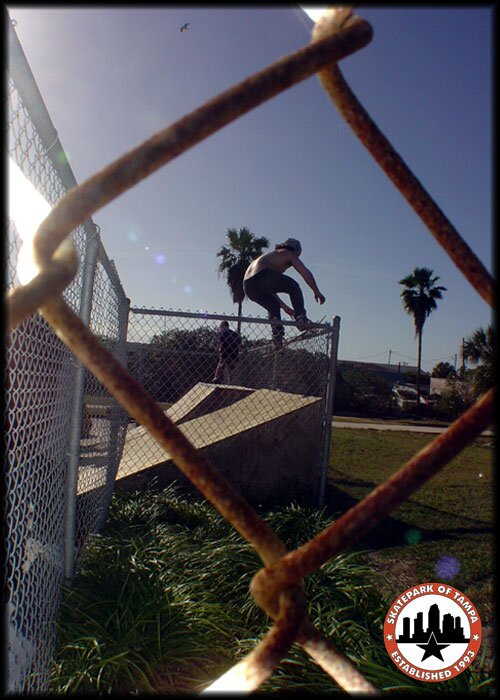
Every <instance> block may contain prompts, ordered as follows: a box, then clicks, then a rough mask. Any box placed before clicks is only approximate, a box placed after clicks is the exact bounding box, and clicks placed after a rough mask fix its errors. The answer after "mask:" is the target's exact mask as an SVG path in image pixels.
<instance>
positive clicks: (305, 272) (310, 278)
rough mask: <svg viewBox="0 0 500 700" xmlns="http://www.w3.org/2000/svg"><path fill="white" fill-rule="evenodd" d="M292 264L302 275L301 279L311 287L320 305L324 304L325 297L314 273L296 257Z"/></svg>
mask: <svg viewBox="0 0 500 700" xmlns="http://www.w3.org/2000/svg"><path fill="white" fill-rule="evenodd" d="M291 263H292V265H293V267H294V268H295V269H296V270H297V272H298V273H299V275H301V277H302V278H303V279H304V282H306V284H307V285H309V287H311V289H312V292H313V294H314V298H315V299H316V301H318V302H319V303H320V304H324V303H325V297H324V296H323V295H322V294H321V292H320V291H319V287H318V285H317V284H316V280H315V279H314V275H313V273H312V272H311V271H310V270H309V269H308V268H307V267H306V266H305V265H304V263H303V262H302V261H301V260H299V258H297V257H295V256H294V257H293V258H292V260H291Z"/></svg>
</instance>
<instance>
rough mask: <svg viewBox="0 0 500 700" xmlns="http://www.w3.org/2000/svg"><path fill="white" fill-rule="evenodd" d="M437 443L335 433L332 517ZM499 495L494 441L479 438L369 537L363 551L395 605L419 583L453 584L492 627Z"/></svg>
mask: <svg viewBox="0 0 500 700" xmlns="http://www.w3.org/2000/svg"><path fill="white" fill-rule="evenodd" d="M434 437H435V436H433V435H426V434H422V433H412V432H407V433H405V432H390V431H387V432H383V431H377V430H349V429H348V428H342V430H337V431H335V430H334V436H333V441H332V447H331V453H330V471H329V483H328V509H329V511H330V512H332V513H334V512H337V513H338V512H344V511H345V510H347V509H348V508H349V507H350V506H351V505H353V504H354V503H356V502H357V501H359V500H361V499H362V498H364V497H365V496H367V495H368V494H369V493H370V491H372V489H373V488H374V487H376V486H378V485H379V484H380V483H382V481H384V480H385V479H386V478H387V477H389V476H390V475H391V474H393V473H394V472H395V471H397V470H398V469H399V468H400V467H401V466H402V465H403V464H404V463H405V462H406V461H407V460H408V459H409V458H410V457H412V456H413V455H414V454H415V453H416V452H417V451H418V450H420V449H422V448H423V447H424V446H425V445H427V444H428V443H429V442H430V441H431V440H432V439H433V438H434ZM493 489H494V484H493V441H492V438H479V439H478V440H476V441H475V442H474V444H473V445H471V446H470V447H467V448H466V449H465V450H464V451H463V452H462V453H461V454H460V455H459V456H458V457H456V458H455V459H454V460H453V461H452V462H450V463H449V464H448V465H447V466H446V467H444V468H443V469H442V470H441V471H440V472H439V474H437V475H436V476H435V477H434V479H432V480H431V481H430V482H428V483H427V484H426V485H425V486H423V487H422V488H420V489H419V490H418V491H417V492H415V493H414V494H413V495H412V496H411V498H410V499H409V500H408V501H407V502H406V503H404V504H403V505H401V506H400V507H399V508H397V509H396V510H395V511H394V512H393V513H392V514H391V516H390V517H389V518H387V519H386V520H385V521H384V522H383V523H381V524H380V525H379V526H378V527H376V528H375V529H374V530H373V531H372V532H371V533H369V534H368V535H367V536H366V537H365V539H364V540H363V541H362V542H361V543H360V545H361V546H365V547H368V548H370V550H373V552H372V553H371V554H370V555H369V560H370V561H371V562H372V564H373V566H374V567H375V569H376V571H377V572H378V577H379V582H380V589H381V591H382V592H383V594H384V596H385V597H386V599H387V600H388V602H389V603H390V602H392V600H393V599H394V598H395V597H396V596H398V595H399V594H400V593H401V592H402V591H403V590H405V589H406V588H408V587H410V586H412V585H413V584H415V583H424V582H428V581H448V582H450V583H451V584H452V585H453V586H454V587H455V588H458V589H459V590H461V591H462V592H463V593H465V594H466V595H467V596H468V597H469V598H470V599H471V600H472V601H473V603H474V604H475V605H476V606H477V608H478V610H479V613H480V616H481V621H482V623H483V625H486V626H490V625H491V624H492V622H493V619H494V609H493V596H494V591H493V581H494V576H493V567H494V554H493V520H494V505H493ZM445 557H446V558H448V559H444V558H445ZM450 557H451V558H452V559H449V558H450ZM446 564H448V566H447V567H446ZM455 571H456V573H454V572H455Z"/></svg>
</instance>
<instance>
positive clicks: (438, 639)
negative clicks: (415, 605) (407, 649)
mask: <svg viewBox="0 0 500 700" xmlns="http://www.w3.org/2000/svg"><path fill="white" fill-rule="evenodd" d="M402 621H403V631H402V633H401V634H400V635H399V637H398V638H397V641H398V643H403V644H404V643H413V644H419V643H422V642H424V643H428V642H429V641H430V640H431V639H432V638H434V641H435V643H438V644H443V643H445V644H453V643H458V644H464V643H467V642H469V641H470V639H469V638H467V637H466V636H465V634H464V630H463V626H462V620H461V617H460V615H452V614H451V613H445V614H444V615H443V618H442V626H441V610H440V608H439V605H438V604H437V603H433V604H432V605H431V606H430V607H429V610H428V617H427V622H428V626H427V628H426V629H424V613H423V612H422V611H421V612H418V613H417V614H416V615H415V617H414V618H413V634H412V633H411V623H412V618H411V617H409V616H406V617H403V618H402Z"/></svg>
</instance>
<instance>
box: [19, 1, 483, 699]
mask: <svg viewBox="0 0 500 700" xmlns="http://www.w3.org/2000/svg"><path fill="white" fill-rule="evenodd" d="M371 37H372V29H371V26H370V25H369V24H368V23H367V22H366V21H365V20H363V19H361V18H360V17H358V16H356V15H354V14H353V13H352V10H351V9H350V8H330V9H329V10H328V12H327V13H326V14H325V15H324V16H323V17H322V18H321V20H320V21H319V22H318V23H317V24H316V26H315V29H314V31H313V40H312V43H311V44H310V45H309V46H307V47H305V48H303V49H300V50H299V51H297V52H295V53H293V54H291V55H289V56H286V57H284V58H283V59H281V60H279V61H277V62H276V63H274V64H272V65H271V66H269V67H268V68H266V69H265V70H263V71H261V72H259V73H257V74H255V75H253V76H251V77H250V78H248V79H247V80H245V81H243V82H242V83H239V84H238V85H236V86H234V87H232V88H230V89H229V90H227V91H226V92H224V93H222V94H221V95H219V96H218V97H216V98H214V99H212V100H211V101H209V102H207V103H206V104H204V105H203V106H201V107H200V108H198V109H197V110H195V111H194V112H192V113H190V114H188V115H187V116H185V117H184V118H182V119H181V120H179V121H178V122H176V123H174V124H173V125H171V126H170V127H168V128H167V129H165V130H163V131H160V132H159V133H157V134H155V135H154V136H153V137H151V138H150V139H149V140H147V141H146V142H144V143H143V144H141V145H140V146H138V147H137V148H135V149H133V150H132V151H130V152H128V153H126V154H125V155H123V156H122V157H121V158H119V159H118V160H117V161H115V162H113V163H111V164H110V165H108V166H107V167H105V168H104V169H103V170H101V171H100V172H98V173H97V174H96V175H94V176H93V177H91V178H90V179H89V180H87V181H86V182H84V183H83V184H82V185H80V186H78V187H75V188H74V189H72V190H71V191H70V192H69V193H68V194H66V195H65V196H64V197H62V199H60V200H59V201H58V202H57V204H56V205H55V206H54V208H53V209H52V211H51V212H50V214H49V215H48V216H47V218H46V219H45V220H44V222H43V223H42V224H41V226H40V227H39V229H38V231H37V233H36V236H35V239H34V244H33V245H34V258H35V261H36V262H37V264H38V265H39V268H40V274H39V275H38V276H37V277H36V278H35V279H34V280H33V281H32V282H30V283H29V284H27V285H25V286H22V287H17V288H15V289H14V290H12V292H11V293H10V294H9V296H8V303H7V311H8V327H9V328H13V327H15V326H16V325H17V324H18V323H20V322H21V321H22V320H23V319H26V318H27V317H28V316H30V315H31V314H33V313H35V312H36V311H37V310H39V311H40V312H41V314H42V315H43V317H44V318H45V319H46V320H47V321H48V323H49V324H50V325H51V326H52V327H53V329H54V330H55V332H56V333H57V335H58V336H59V338H61V339H62V340H63V342H64V343H65V344H66V345H67V346H68V347H69V348H70V349H71V350H72V351H73V353H74V354H75V355H76V356H77V357H78V358H79V359H80V360H81V361H82V362H83V363H84V364H85V366H86V367H87V368H88V369H89V370H90V371H91V372H92V373H93V374H94V375H95V376H96V377H97V379H98V380H99V381H101V382H102V384H104V385H105V386H106V388H107V389H108V390H109V391H110V392H111V394H113V396H115V398H116V399H117V400H118V401H119V402H120V404H121V405H122V406H123V407H124V408H125V409H126V410H127V411H128V413H129V415H130V416H131V417H132V418H134V419H135V420H136V421H137V422H138V423H140V424H141V425H143V426H144V427H145V428H146V429H147V430H148V431H149V432H150V433H151V435H152V436H153V437H154V438H155V439H156V440H157V441H158V443H159V444H160V445H162V446H163V447H165V448H166V449H167V450H168V452H169V454H170V455H171V456H172V458H173V460H174V462H175V464H176V466H177V467H178V468H179V469H180V470H181V471H182V472H183V473H184V474H185V475H186V476H187V477H188V478H189V479H190V480H191V482H192V483H193V484H194V485H195V486H196V488H197V489H198V490H199V491H200V492H201V493H202V494H203V495H204V496H205V497H206V498H207V499H208V500H209V501H210V502H211V503H212V504H213V505H214V506H215V508H216V509H217V510H218V511H219V512H220V513H221V514H222V515H223V516H224V517H225V518H226V519H227V520H228V521H229V522H230V523H231V524H232V525H233V527H234V528H235V529H236V530H237V531H238V532H239V533H240V534H241V535H242V536H243V537H244V538H245V539H246V540H247V541H248V542H249V543H250V544H251V545H253V546H254V547H255V549H256V550H257V552H258V554H259V555H260V557H261V559H262V562H263V564H264V568H262V569H261V570H260V571H259V572H257V574H256V575H255V576H254V577H253V580H252V582H251V586H250V589H251V592H252V594H253V596H254V598H255V600H256V601H257V603H258V604H259V605H260V606H261V608H262V609H263V610H264V611H265V612H266V613H267V614H269V615H270V616H271V618H273V624H272V626H271V627H270V629H269V631H268V633H267V634H266V636H265V637H264V639H263V640H262V641H261V642H260V643H259V644H258V645H257V646H256V647H255V649H254V650H253V651H252V652H251V653H250V654H248V655H247V656H246V657H245V658H244V659H243V660H242V661H240V662H239V663H238V664H236V665H235V666H233V668H231V669H230V670H229V671H228V672H227V673H226V674H224V675H223V676H222V677H221V678H219V679H218V680H217V681H215V682H214V683H213V684H212V685H211V686H210V687H209V688H207V689H206V691H205V692H210V691H218V690H220V689H225V690H231V691H245V692H250V691H252V690H255V689H257V688H258V687H259V686H260V685H261V684H262V683H263V682H264V681H265V680H266V679H267V678H269V676H270V675H271V674H272V673H273V671H274V669H275V668H276V666H277V665H278V664H279V662H280V661H281V660H282V659H283V657H284V656H285V655H286V653H287V652H288V650H289V648H290V647H291V645H292V644H293V643H294V642H297V643H298V644H300V645H301V646H302V647H303V648H304V649H305V651H306V652H307V653H308V654H309V655H310V656H311V658H312V659H314V660H315V661H316V662H317V663H318V664H319V665H320V666H321V667H322V668H323V669H324V670H325V671H326V672H327V673H329V674H330V676H331V677H332V678H333V679H334V680H335V681H336V683H337V684H338V685H339V686H340V687H341V688H343V689H344V690H346V691H348V692H351V693H357V692H363V693H368V694H374V693H377V690H376V689H375V688H374V687H373V686H372V684H371V683H369V682H368V681H367V680H366V679H365V678H364V677H363V675H362V674H361V673H359V672H358V670H357V669H356V667H355V666H354V665H353V664H352V662H351V661H350V660H349V659H348V658H347V657H346V656H345V655H344V654H343V653H342V651H340V650H339V649H337V648H336V647H335V646H334V645H333V644H332V643H331V642H330V641H329V640H328V639H327V638H326V637H324V636H323V634H322V633H321V632H320V631H319V630H317V629H316V628H315V627H314V626H313V625H312V623H311V622H310V621H309V619H308V617H307V615H306V612H305V605H306V601H305V596H304V589H303V585H302V579H303V578H304V576H306V575H307V574H309V573H312V572H313V571H316V570H317V569H318V568H319V567H320V566H321V565H322V564H323V563H324V562H325V561H327V560H328V559H329V558H330V557H332V556H333V555H335V554H337V553H339V552H341V551H342V550H345V549H346V548H347V547H349V546H350V545H351V544H352V543H353V542H355V541H356V540H357V539H358V538H359V537H360V536H361V535H363V533H365V532H366V531H368V530H369V529H371V528H372V527H373V526H374V525H376V524H377V523H378V522H380V520H382V519H383V518H385V517H386V516H387V515H388V514H389V513H390V512H391V511H392V510H394V508H396V507H397V506H398V505H399V504H400V503H402V502H403V501H404V500H405V499H407V498H408V497H409V496H410V494H411V493H413V492H414V491H415V490H416V489H418V488H420V487H421V486H422V485H423V484H424V483H425V482H426V481H427V480H429V479H430V478H432V476H433V475H434V474H436V473H437V472H438V471H439V470H440V469H441V468H442V467H444V466H445V465H446V464H447V463H448V462H449V461H450V460H451V459H452V458H453V457H454V456H455V455H457V454H458V453H459V452H460V451H461V450H462V449H463V448H464V447H465V446H466V445H467V444H469V443H470V442H471V441H472V440H473V439H474V438H476V437H477V436H478V435H480V433H481V432H482V431H483V430H484V429H486V428H487V427H488V426H489V425H490V424H491V423H492V421H493V390H490V391H489V392H488V393H486V394H485V395H484V396H483V397H481V399H480V400H478V401H477V403H476V404H475V405H474V406H473V407H472V408H470V409H469V410H468V411H467V412H466V413H464V414H463V415H462V416H461V417H460V418H459V419H458V420H457V421H455V422H454V423H453V424H452V425H451V426H450V427H449V428H448V429H447V430H446V431H445V432H444V433H443V434H442V435H440V436H439V437H438V438H437V439H435V440H434V441H433V442H431V443H430V444H429V445H428V446H427V447H425V448H424V449H423V450H421V451H420V452H419V453H417V454H416V455H415V456H414V457H413V458H412V459H410V460H409V461H408V462H407V463H406V464H405V465H403V466H402V467H401V468H400V469H399V471H397V472H396V473H395V474H394V475H393V476H392V477H390V478H389V479H388V480H387V481H386V482H384V483H383V484H381V485H380V486H379V487H377V488H376V489H375V490H374V491H373V492H372V493H371V494H370V495H369V496H367V497H366V498H365V499H364V500H362V501H361V502H359V503H358V504H357V505H356V506H355V507H353V508H352V509H351V510H349V511H348V512H347V513H345V514H344V515H343V516H342V517H341V518H339V519H338V520H337V521H336V522H335V523H333V524H331V525H330V526H329V527H327V528H326V529H325V530H324V531H323V532H321V533H320V534H319V535H317V536H316V537H314V538H313V539H312V540H311V541H310V542H307V543H305V544H304V545H302V546H301V547H299V548H298V549H296V550H295V551H293V552H288V551H287V549H286V547H285V545H284V544H283V543H282V542H281V540H280V539H279V538H278V537H277V535H276V534H275V533H274V531H273V530H272V529H271V528H270V527H269V526H268V525H267V524H266V523H265V522H264V521H263V520H262V519H261V518H260V517H259V516H258V515H257V513H256V512H255V511H254V510H253V508H252V507H251V506H250V505H249V504H248V503H247V502H246V501H245V499H244V498H243V497H242V496H241V495H240V494H239V493H238V491H237V490H236V489H235V488H233V487H232V486H231V484H230V483H229V482H228V481H226V479H225V478H224V477H223V476H222V475H221V474H220V473H219V472H218V470H217V469H216V468H215V467H214V466H213V465H212V464H211V463H210V462H209V461H208V460H207V459H206V458H205V457H204V456H203V455H202V454H201V453H200V452H198V451H197V450H196V448H195V447H194V446H193V445H192V444H191V443H190V442H189V440H188V439H187V438H186V437H185V436H184V434H183V433H182V432H181V430H180V429H179V428H178V427H176V425H175V424H174V423H173V422H172V421H171V420H170V419H169V418H168V416H167V415H165V413H164V411H163V410H162V408H161V407H160V406H159V404H157V403H156V401H154V400H153V399H152V398H151V396H150V395H149V394H148V393H147V392H146V391H145V390H144V388H143V387H142V386H141V384H140V383H139V382H137V380H135V379H134V378H133V377H132V375H131V374H130V373H129V372H128V371H127V370H126V369H125V368H124V367H123V365H122V364H120V362H119V361H118V360H117V359H116V358H115V357H114V356H113V355H112V354H111V353H110V352H109V351H108V350H107V349H106V348H105V347H104V346H103V345H102V344H101V343H100V342H99V341H98V340H97V338H96V337H95V335H94V334H93V333H92V332H91V331H90V330H89V329H88V328H87V326H86V325H85V324H84V323H83V322H82V321H81V320H80V319H79V318H78V316H77V315H76V314H75V313H74V312H73V310H72V309H71V308H70V306H69V305H68V304H67V303H66V301H64V299H63V298H62V297H61V292H62V291H63V290H64V289H65V287H66V286H67V284H69V282H70V280H71V279H72V278H73V276H74V275H75V274H76V270H77V256H76V252H75V248H74V246H73V244H72V243H71V242H70V240H69V238H67V236H68V235H69V234H70V233H71V231H73V229H74V228H75V227H76V226H78V225H79V224H81V223H82V222H83V221H84V220H86V219H87V218H88V217H89V216H90V215H91V214H93V213H94V212H95V211H97V210H98V209H99V208H100V207H102V206H104V205H105V204H107V203H108V202H110V201H112V200H113V199H114V198H115V197H117V196H118V195H119V194H121V193H123V192H125V191H126V190H127V189H129V188H131V187H132V186H133V185H135V184H136V183H138V182H139V181H140V180H142V179H144V178H145V177H147V176H148V175H150V174H151V173H152V172H154V171H155V170H157V169H158V168H159V167H161V166H162V165H164V164H166V163H167V162H169V161H171V160H172V159H173V158H175V157H176V156H178V155H180V154H181V153H183V152H185V151H186V150H187V149H189V148H190V147H191V146H193V145H195V144H196V143H198V142H200V141H201V140H203V139H204V138H206V137H207V136H209V135H210V134H212V133H214V132H215V131H216V130H218V129H220V128H222V127H224V126H225V125H226V124H229V123H230V122H231V121H233V120H234V119H236V118H237V117H239V116H241V115H243V114H245V113H246V112H248V111H249V110H251V109H253V108H254V107H256V106H258V105H260V104H262V103H263V102H264V101H266V100H268V99H269V98H270V97H272V96H274V95H277V94H279V93H280V92H282V91H283V90H285V89H287V88H289V87H291V86H292V85H294V84H296V83H297V82H299V81H301V80H303V79H305V78H307V77H310V76H311V75H313V74H314V73H319V78H320V81H321V83H322V84H323V86H324V87H325V89H326V91H327V93H328V94H329V95H330V97H331V98H332V100H333V102H334V104H335V105H336V107H337V108H338V109H339V111H340V113H341V114H342V116H343V117H344V118H345V119H346V121H347V122H348V124H349V125H350V126H351V127H352V128H353V130H354V131H355V133H356V134H357V136H358V137H359V138H360V139H361V141H362V142H363V143H364V145H365V146H366V147H367V149H368V150H369V152H370V153H371V154H372V156H373V157H374V158H375V160H376V161H377V162H378V163H379V164H380V165H381V167H382V168H383V170H384V171H385V172H386V174H387V175H388V176H389V178H390V179H391V181H392V182H393V183H394V185H395V186H396V187H397V188H398V190H399V191H400V192H401V194H402V195H403V196H404V197H405V199H406V200H407V201H408V202H409V203H410V205H411V206H412V207H413V208H414V210H415V211H416V212H417V214H418V215H419V216H420V217H421V219H422V221H423V222H424V223H425V224H426V226H427V227H428V228H429V230H430V232H431V233H432V234H433V235H434V236H435V237H436V239H437V240H438V241H439V243H440V244H441V245H442V246H443V248H444V249H445V250H446V252H447V253H448V255H449V256H450V257H451V258H452V260H453V261H454V262H455V264H456V265H457V266H458V267H459V269H460V270H461V271H462V273H463V274H464V275H465V277H466V278H467V279H468V280H469V281H470V282H471V284H472V285H473V286H474V288H475V289H476V290H477V291H478V293H479V294H480V295H481V296H482V297H483V298H484V299H485V300H486V301H487V302H488V303H490V304H491V303H492V299H493V281H492V279H491V277H490V275H489V274H488V272H487V271H486V269H485V268H484V266H483V265H482V264H481V262H480V261H479V260H477V259H476V257H475V255H474V254H473V252H472V251H471V250H470V248H469V247H468V246H467V244H466V243H465V241H464V240H463V239H462V238H461V236H460V235H459V234H458V233H457V232H456V231H455V229H454V228H453V226H452V225H451V224H450V223H449V222H448V220H447V219H446V217H445V216H444V215H443V214H442V212H441V211H440V209H439V207H438V206H437V205H436V204H435V203H434V202H433V200H432V199H431V197H430V196H429V195H428V194H427V193H426V192H425V190H424V189H423V187H422V186H421V185H420V183H419V182H418V180H417V179H416V178H415V177H414V176H413V174H412V173H411V172H410V170H409V169H408V168H407V167H406V165H405V164H404V162H403V161H402V159H401V158H400V156H399V155H398V154H397V153H396V152H395V151H394V149H393V148H392V146H391V145H390V144H389V143H388V142H387V140H386V139H385V137H384V136H383V135H382V134H381V133H380V131H379V130H378V128H377V127H376V125H375V124H374V123H373V122H372V121H371V119H370V118H369V116H368V115H367V114H366V112H365V111H364V109H363V108H362V107H361V105H360V104H359V103H358V101H357V100H356V98H355V96H354V95H353V94H352V92H351V91H350V89H349V88H348V86H347V85H346V83H345V81H344V80H343V78H342V76H341V74H340V71H339V69H338V67H337V62H338V61H339V60H341V59H343V58H345V57H346V56H348V55H350V54H352V53H353V52H355V51H358V50H359V49H361V48H363V47H364V46H366V45H367V44H368V43H369V42H370V40H371Z"/></svg>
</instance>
